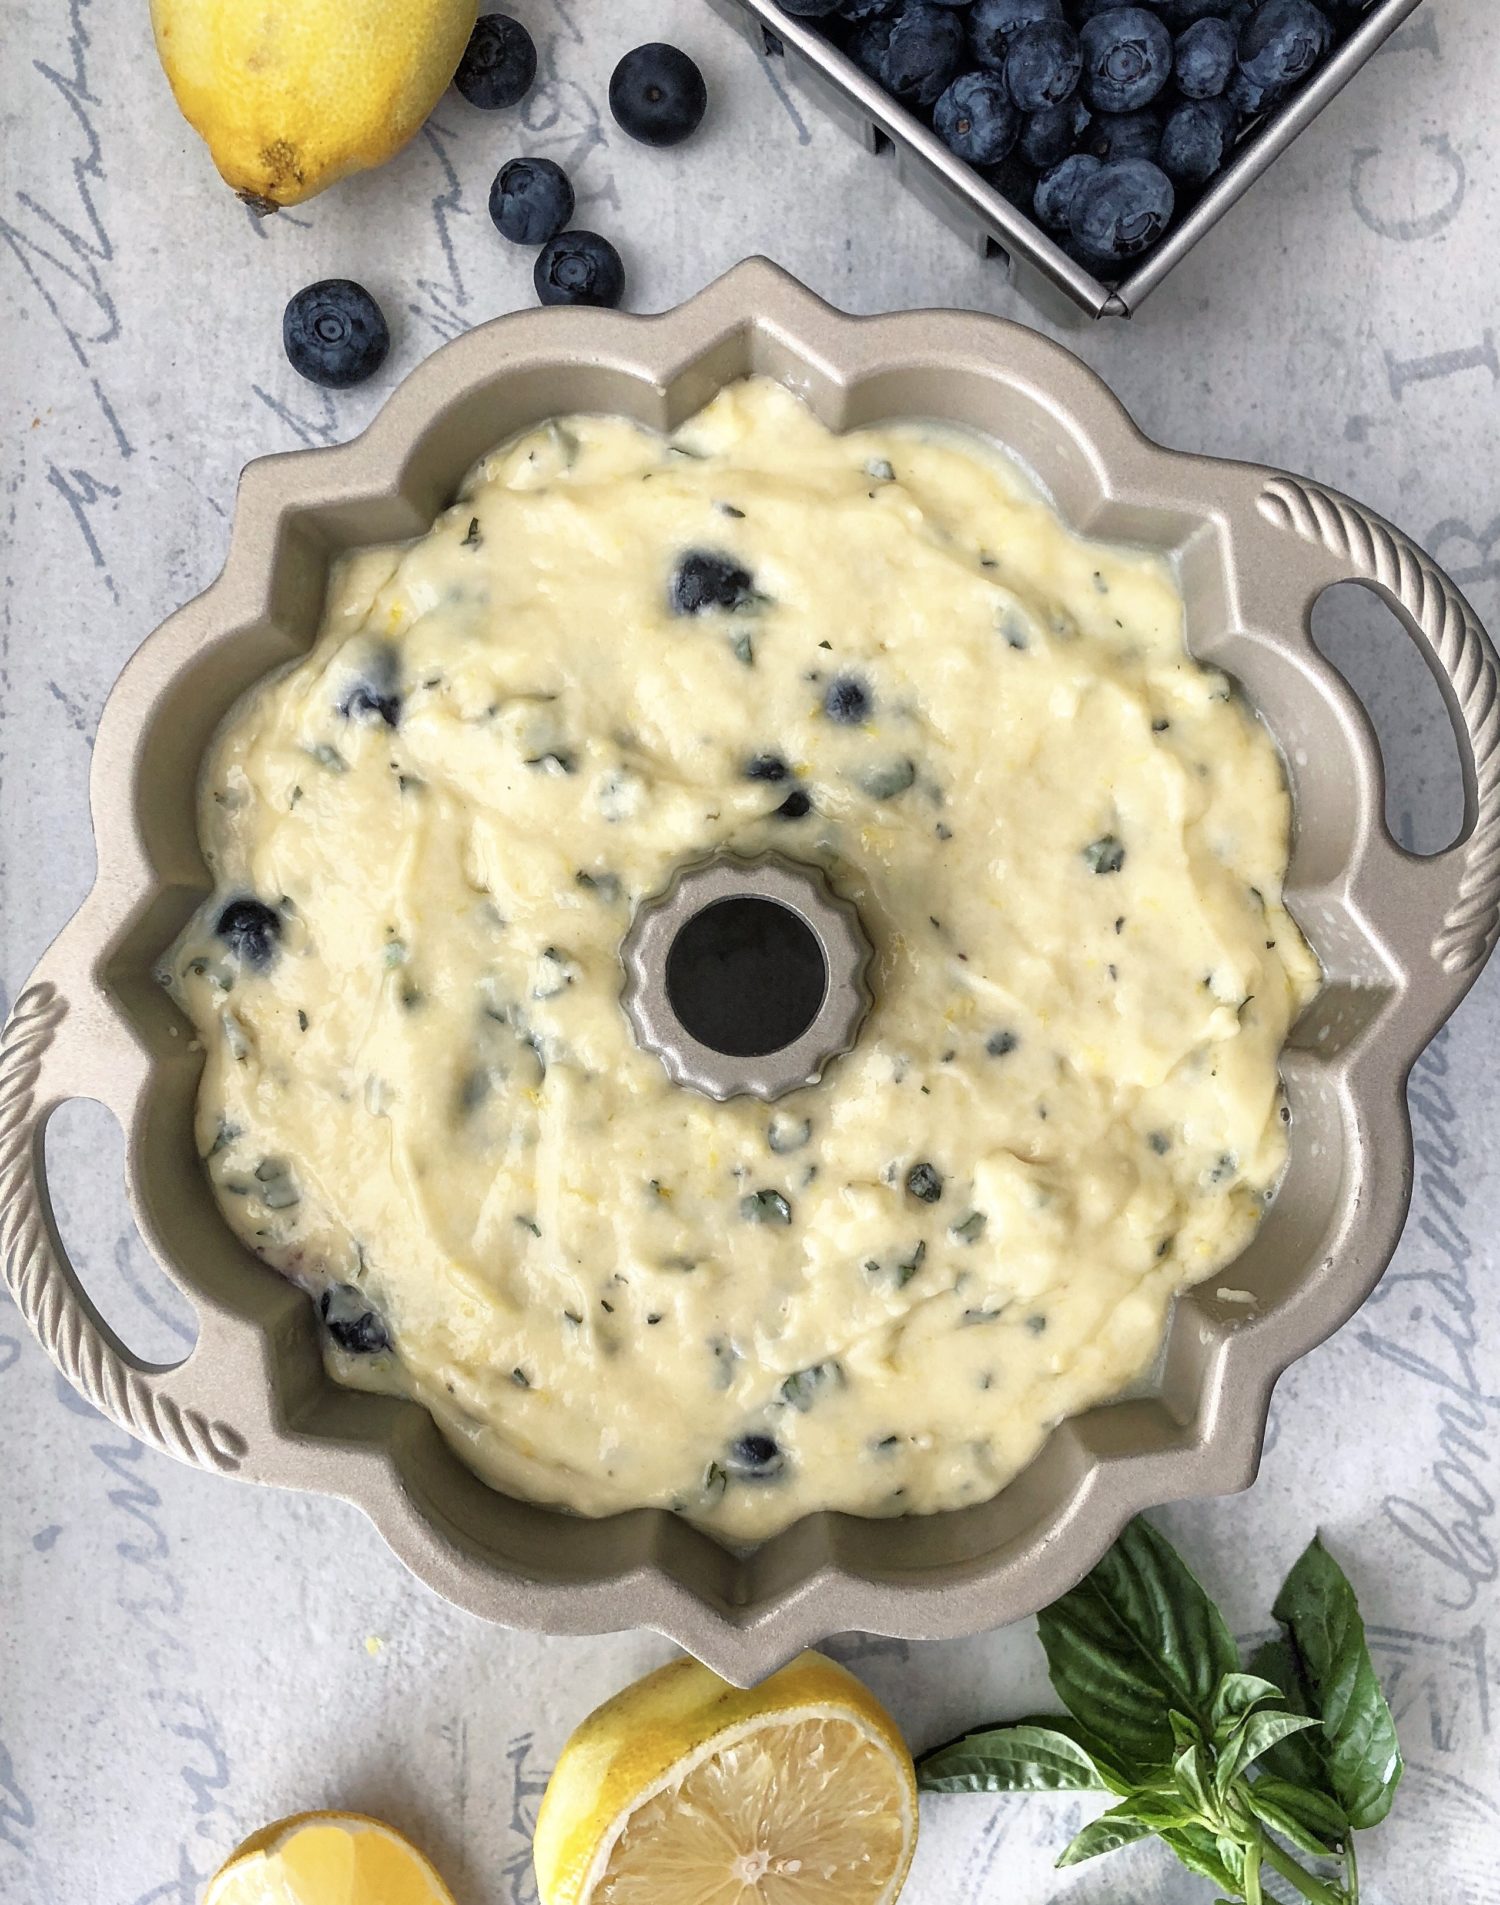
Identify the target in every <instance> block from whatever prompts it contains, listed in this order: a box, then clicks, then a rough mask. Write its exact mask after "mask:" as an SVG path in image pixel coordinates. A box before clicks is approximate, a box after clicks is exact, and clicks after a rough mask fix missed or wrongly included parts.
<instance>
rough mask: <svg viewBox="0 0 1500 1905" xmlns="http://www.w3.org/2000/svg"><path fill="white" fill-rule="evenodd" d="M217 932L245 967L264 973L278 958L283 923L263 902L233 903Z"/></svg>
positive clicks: (236, 901) (230, 904)
mask: <svg viewBox="0 0 1500 1905" xmlns="http://www.w3.org/2000/svg"><path fill="white" fill-rule="evenodd" d="M214 931H215V932H216V933H217V934H218V935H219V937H220V939H222V940H223V942H224V944H225V945H226V946H227V947H228V948H229V950H230V951H231V952H232V953H234V954H235V955H236V957H237V958H239V959H240V960H242V961H243V962H244V964H245V965H247V966H251V967H253V968H254V969H255V970H256V971H257V972H264V971H265V970H266V968H267V967H268V966H269V965H270V963H271V961H272V960H273V959H274V958H275V957H276V948H277V945H278V944H279V942H280V939H281V920H280V917H279V916H278V915H277V914H276V913H274V912H273V911H272V910H271V908H270V907H269V906H267V905H266V904H265V902H264V901H263V900H231V901H230V902H229V904H228V905H227V906H226V907H225V908H224V910H223V912H222V913H220V915H219V917H218V919H217V920H216V921H215V922H214Z"/></svg>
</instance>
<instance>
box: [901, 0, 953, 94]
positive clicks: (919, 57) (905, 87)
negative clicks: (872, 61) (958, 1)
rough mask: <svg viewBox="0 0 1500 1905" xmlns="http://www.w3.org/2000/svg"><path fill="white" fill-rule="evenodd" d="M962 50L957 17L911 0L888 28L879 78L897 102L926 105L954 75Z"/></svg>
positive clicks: (944, 9) (925, 0)
mask: <svg viewBox="0 0 1500 1905" xmlns="http://www.w3.org/2000/svg"><path fill="white" fill-rule="evenodd" d="M963 50H964V30H963V27H962V26H961V25H960V23H959V18H958V15H957V14H956V13H954V12H953V11H952V9H951V8H949V7H939V6H934V5H933V4H932V0H915V3H914V4H913V5H911V6H909V7H907V8H906V10H905V12H904V13H902V14H900V15H899V16H898V18H897V20H896V23H895V25H894V26H893V27H892V28H891V37H890V39H889V40H888V41H887V42H886V49H885V58H884V59H883V60H882V61H881V64H880V74H881V78H882V80H883V81H884V83H885V86H886V87H887V89H888V90H889V91H890V92H892V93H894V94H895V95H896V97H897V98H898V99H906V100H910V101H912V102H913V103H915V104H916V105H919V106H930V105H932V104H933V103H934V102H935V101H936V99H937V97H938V95H939V94H940V93H941V92H942V91H943V89H944V88H945V87H946V86H947V84H948V82H949V80H951V79H952V78H953V76H954V74H955V73H957V71H958V67H959V61H960V60H961V59H962V57H963Z"/></svg>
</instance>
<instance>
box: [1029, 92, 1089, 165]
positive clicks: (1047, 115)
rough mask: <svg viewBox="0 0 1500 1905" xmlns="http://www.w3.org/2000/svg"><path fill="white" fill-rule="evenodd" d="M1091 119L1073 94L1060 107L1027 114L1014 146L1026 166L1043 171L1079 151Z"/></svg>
mask: <svg viewBox="0 0 1500 1905" xmlns="http://www.w3.org/2000/svg"><path fill="white" fill-rule="evenodd" d="M1092 118H1093V115H1092V114H1091V113H1090V112H1089V109H1088V107H1087V106H1085V105H1084V103H1083V101H1082V100H1081V99H1080V98H1079V97H1078V95H1077V93H1074V95H1073V97H1072V98H1071V99H1065V100H1064V101H1063V103H1062V104H1061V105H1060V106H1044V107H1043V108H1042V110H1041V111H1040V112H1032V113H1028V114H1027V115H1026V118H1025V120H1024V122H1023V123H1022V126H1021V137H1020V139H1019V140H1018V142H1017V149H1018V150H1019V152H1020V154H1021V157H1022V158H1023V159H1024V160H1025V161H1026V163H1027V164H1028V165H1030V166H1034V167H1035V168H1036V170H1037V171H1038V172H1045V171H1046V170H1047V169H1048V167H1049V166H1054V165H1057V164H1058V163H1059V162H1060V161H1061V160H1063V159H1065V158H1067V156H1068V154H1069V153H1070V152H1076V151H1077V150H1078V148H1079V145H1080V143H1081V142H1082V141H1083V139H1084V136H1085V134H1086V133H1087V132H1088V129H1089V126H1090V124H1091V123H1092Z"/></svg>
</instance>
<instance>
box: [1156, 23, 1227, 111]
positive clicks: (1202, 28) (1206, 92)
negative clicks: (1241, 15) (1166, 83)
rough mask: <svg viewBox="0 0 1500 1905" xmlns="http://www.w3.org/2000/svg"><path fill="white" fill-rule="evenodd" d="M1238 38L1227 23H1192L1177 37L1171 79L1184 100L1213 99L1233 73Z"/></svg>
mask: <svg viewBox="0 0 1500 1905" xmlns="http://www.w3.org/2000/svg"><path fill="white" fill-rule="evenodd" d="M1238 38H1239V36H1238V35H1237V34H1236V32H1235V30H1234V28H1233V27H1232V26H1231V25H1230V24H1229V22H1228V21H1227V20H1216V19H1212V18H1205V19H1202V20H1195V21H1194V22H1193V24H1192V25H1191V26H1190V27H1188V28H1187V29H1186V31H1185V32H1182V33H1179V34H1178V36H1177V44H1176V46H1175V47H1174V49H1173V52H1172V77H1173V79H1175V80H1176V82H1177V90H1178V92H1180V93H1181V94H1182V96H1183V98H1184V99H1217V98H1218V97H1219V95H1220V93H1222V92H1223V90H1224V88H1225V87H1226V86H1227V85H1228V84H1229V80H1230V76H1231V75H1232V73H1233V72H1234V62H1235V49H1236V46H1237V44H1238Z"/></svg>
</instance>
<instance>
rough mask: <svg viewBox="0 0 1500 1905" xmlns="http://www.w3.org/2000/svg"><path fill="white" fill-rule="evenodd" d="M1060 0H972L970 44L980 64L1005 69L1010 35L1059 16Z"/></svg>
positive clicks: (1059, 17)
mask: <svg viewBox="0 0 1500 1905" xmlns="http://www.w3.org/2000/svg"><path fill="white" fill-rule="evenodd" d="M1062 17H1063V9H1062V0H974V5H973V7H972V9H971V10H970V13H969V45H970V46H971V47H972V48H973V52H974V57H975V59H976V60H978V62H979V64H980V65H981V66H987V67H988V68H989V70H990V71H991V72H992V73H1002V72H1004V70H1005V55H1006V52H1007V50H1008V48H1009V46H1010V40H1011V35H1012V34H1013V33H1019V32H1020V31H1021V28H1022V27H1023V26H1034V25H1035V24H1036V22H1037V21H1038V20H1060V19H1061V18H1062Z"/></svg>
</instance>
